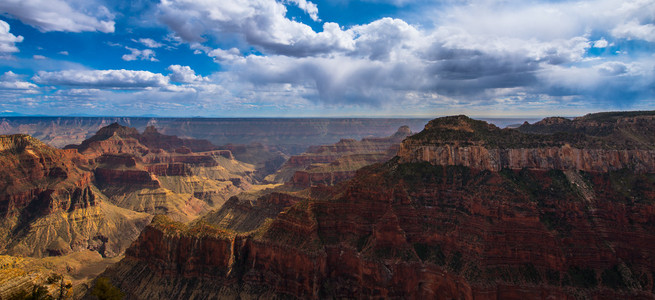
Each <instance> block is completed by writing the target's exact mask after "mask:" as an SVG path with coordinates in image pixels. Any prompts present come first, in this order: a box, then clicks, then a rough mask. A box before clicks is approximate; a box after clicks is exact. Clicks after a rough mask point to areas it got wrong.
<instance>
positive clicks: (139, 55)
mask: <svg viewBox="0 0 655 300" xmlns="http://www.w3.org/2000/svg"><path fill="white" fill-rule="evenodd" d="M125 49H127V50H130V52H131V53H130V54H125V55H123V56H122V57H121V58H122V59H123V60H124V61H132V60H149V61H159V60H157V58H155V51H152V50H151V49H143V50H139V49H135V48H130V47H125Z"/></svg>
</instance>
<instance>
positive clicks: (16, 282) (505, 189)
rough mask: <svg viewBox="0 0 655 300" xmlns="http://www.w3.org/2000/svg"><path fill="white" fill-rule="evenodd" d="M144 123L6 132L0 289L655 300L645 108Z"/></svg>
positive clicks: (653, 185)
mask: <svg viewBox="0 0 655 300" xmlns="http://www.w3.org/2000/svg"><path fill="white" fill-rule="evenodd" d="M134 120H135V118H126V119H123V120H122V121H121V120H119V121H120V122H133V123H132V124H133V125H134ZM139 120H140V119H139ZM145 120H148V121H145ZM50 121H52V120H49V121H48V120H46V121H43V122H45V123H47V122H50ZM157 121H160V120H159V119H158V120H157ZM164 121H167V120H164ZM260 121H261V120H254V121H253V124H254V125H248V126H250V127H248V126H246V127H248V128H250V129H244V128H241V129H238V130H236V129H235V131H239V130H251V129H252V128H258V127H257V126H261V124H260V123H259V122H260ZM342 121H343V120H342ZM67 122H68V121H67ZM139 122H143V124H141V123H139V124H141V125H143V127H141V128H142V129H140V128H138V126H134V127H129V126H124V125H121V124H119V123H109V124H104V126H102V127H100V128H99V129H98V130H97V132H95V134H92V135H88V136H86V135H85V138H84V139H83V140H81V141H79V142H77V143H74V144H71V145H67V146H65V147H64V149H57V148H54V147H52V146H50V145H48V144H46V143H43V142H41V141H39V140H38V139H36V138H33V137H30V136H28V135H24V134H23V135H21V134H18V135H7V136H1V137H0V159H2V164H3V166H8V167H7V168H4V169H3V172H2V174H0V176H3V177H2V178H3V181H2V182H4V183H6V184H5V185H4V186H2V187H0V188H2V190H3V194H2V198H0V214H2V215H1V216H2V217H1V219H0V221H1V222H2V224H1V225H2V227H1V228H0V241H2V244H0V245H3V248H2V249H0V254H3V255H0V263H2V264H1V265H0V274H2V275H3V276H4V279H3V280H0V297H3V299H4V297H7V296H10V295H12V293H15V292H16V291H18V290H20V289H25V288H27V287H29V286H30V285H35V286H36V285H44V286H46V287H47V289H48V290H49V291H50V294H52V295H55V294H56V290H57V286H56V284H50V285H48V284H49V283H48V282H50V281H51V280H50V279H51V278H52V276H53V275H52V274H55V273H57V274H64V277H63V278H64V279H63V280H64V281H66V282H70V283H74V284H73V290H74V291H71V293H72V294H71V295H73V296H74V297H76V298H78V297H82V296H83V295H85V294H86V297H89V292H90V290H91V289H92V283H91V282H90V279H91V278H96V277H97V278H106V279H108V280H109V281H108V282H110V284H111V285H114V286H115V287H117V288H118V289H120V290H121V292H122V293H124V295H125V296H126V297H127V298H128V299H154V298H157V299H197V298H228V299H234V298H262V297H263V298H302V299H324V298H403V299H419V298H420V299H424V298H433V299H445V298H458V299H519V298H522V299H553V298H557V299H587V298H593V299H616V298H632V299H652V298H654V297H655V296H654V295H655V264H653V261H655V252H653V251H652V250H650V249H655V234H654V232H655V225H654V224H655V112H617V113H598V114H590V115H586V116H583V117H578V118H573V119H568V118H558V117H554V118H546V119H543V120H541V121H539V122H535V123H533V124H530V123H527V122H526V123H524V124H522V125H516V126H513V128H511V129H510V128H505V129H501V128H498V127H497V126H495V125H493V124H489V123H486V122H484V121H479V120H474V119H471V118H469V117H466V116H450V117H443V118H437V119H434V120H432V121H429V122H423V124H425V123H427V124H426V125H425V127H424V129H423V130H422V131H420V132H418V133H416V134H414V133H413V131H414V130H413V129H412V128H413V127H412V126H400V125H404V124H400V125H399V126H396V127H395V128H394V129H393V130H391V131H389V130H388V128H385V129H384V130H383V131H384V134H379V135H376V136H377V137H371V136H370V135H367V136H356V137H355V138H354V137H352V135H350V136H344V137H340V138H337V139H333V138H334V136H331V135H330V134H327V135H324V136H322V137H309V136H310V135H311V133H310V132H316V128H305V129H302V130H299V131H298V130H297V131H294V132H293V134H289V136H287V137H277V139H268V140H266V139H264V140H263V141H262V140H261V139H262V136H264V135H265V133H260V132H256V133H251V134H250V135H249V137H244V138H243V139H240V140H236V142H235V143H231V142H227V143H219V144H216V143H214V140H212V139H213V138H215V136H216V134H217V133H206V134H204V137H203V136H197V137H194V138H190V137H188V136H183V135H181V136H180V137H178V136H175V135H169V134H170V132H171V131H172V130H171V129H165V128H164V127H160V125H161V124H156V123H155V122H153V121H152V119H147V118H143V120H141V121H139ZM148 122H150V123H148ZM168 122H171V124H173V123H174V124H181V123H179V122H183V120H173V121H170V120H168ZM176 122H177V123H176ZM198 122H200V123H202V122H203V121H198ZM207 122H208V123H207V124H214V125H215V124H216V123H215V122H216V120H213V121H212V122H214V123H212V122H209V121H207ZM232 122H235V123H234V124H236V123H238V122H241V121H240V120H233V121H232ZM303 122H305V123H303V124H305V125H306V126H308V127H311V126H310V125H312V124H313V125H312V126H314V125H316V124H324V125H325V124H328V125H329V124H332V125H330V126H336V128H337V129H338V128H341V127H339V126H346V125H345V124H350V125H352V124H353V123H352V122H353V121H352V120H350V121H349V122H351V123H348V122H346V123H339V122H337V123H331V122H335V121H334V120H332V119H330V120H318V121H317V120H314V121H311V120H304V121H303ZM321 122H323V123H321ZM325 122H327V123H325ZM368 122H369V123H367V124H369V125H370V124H378V125H380V124H386V125H385V126H387V125H388V124H390V123H389V122H388V120H378V121H372V120H369V121H368ZM48 124H50V123H48ZM71 124H74V123H71ZM87 124H88V123H87ZM94 124H97V123H94ZM262 124H263V123H262ZM280 124H285V121H279V122H277V123H276V122H273V124H272V125H271V126H273V125H274V126H273V127H276V126H280V127H279V128H285V127H284V126H287V125H280ZM335 124H341V125H335ZM78 125H79V124H78ZM141 125H139V126H141ZM85 126H88V125H85ZM94 126H95V125H94ZM207 126H208V125H207ZM182 127H183V126H182ZM191 127H193V128H196V129H197V128H201V127H202V126H199V125H189V128H191ZM328 127H329V126H328ZM86 128H90V127H86ZM202 128H207V127H202ZM337 129H334V128H332V129H328V130H327V132H328V133H329V132H333V133H334V132H341V131H340V130H342V129H343V128H342V129H339V130H337ZM180 130H182V131H183V130H188V129H180ZM275 130H278V129H273V131H275ZM330 130H333V131H330ZM358 130H359V129H358ZM358 130H352V131H353V132H354V133H357V132H360V133H361V132H362V131H358ZM361 130H364V129H361ZM368 130H369V132H370V128H369V129H368ZM376 130H382V129H379V128H378V129H376ZM298 132H300V133H298ZM379 132H382V131H379ZM414 132H415V131H414ZM223 134H224V135H229V134H232V133H223ZM335 136H336V135H335ZM203 138H204V139H203ZM249 138H252V139H251V140H250V139H249ZM285 139H286V140H285ZM271 141H272V142H271ZM290 141H291V142H290ZM314 141H322V142H320V143H315V144H311V145H307V144H305V143H312V142H314ZM334 141H337V142H334ZM330 143H333V144H330ZM217 145H218V146H217ZM300 145H303V147H305V146H306V147H305V148H304V149H302V150H299V149H300V148H301V146H300ZM60 146H61V147H63V145H60ZM89 266H93V267H89ZM105 267H107V269H106V270H104V271H103V269H104V268H105ZM90 270H92V271H90ZM100 272H102V274H100ZM57 278H58V277H57Z"/></svg>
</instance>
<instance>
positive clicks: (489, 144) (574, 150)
mask: <svg viewBox="0 0 655 300" xmlns="http://www.w3.org/2000/svg"><path fill="white" fill-rule="evenodd" d="M626 118H627V117H626ZM626 118H619V119H618V120H617V121H616V122H617V123H618V124H624V123H628V124H632V123H631V122H629V121H627V120H626ZM637 118H638V119H640V120H641V119H642V118H640V117H637ZM649 118H650V119H652V118H653V117H651V116H646V119H649ZM650 119H649V120H650ZM573 122H574V121H570V120H567V119H562V118H550V119H545V120H544V121H541V122H539V123H537V124H535V127H538V128H541V127H543V126H554V127H555V129H552V130H553V131H555V130H560V129H562V128H564V127H562V126H569V125H566V124H569V123H573ZM483 123H484V122H482V121H475V120H472V119H469V118H468V117H464V116H456V117H448V118H443V119H437V120H433V121H431V122H430V123H428V125H426V130H425V131H424V132H423V133H421V134H417V135H416V136H413V137H411V138H409V139H407V140H405V141H404V142H403V143H402V144H401V146H400V150H399V151H398V156H399V157H400V162H401V163H405V162H421V161H425V162H429V163H431V164H433V165H460V166H466V167H470V168H473V169H478V170H490V171H496V172H497V171H500V170H502V169H504V168H509V169H522V168H529V169H537V170H550V169H557V170H579V171H587V172H607V171H615V170H620V169H624V168H629V169H632V170H634V171H636V172H642V173H643V172H646V173H653V172H655V149H653V144H649V143H647V142H644V140H643V139H641V138H638V137H635V136H633V140H630V141H626V140H625V138H624V139H621V140H616V139H608V138H607V136H610V135H615V134H619V133H617V132H613V130H617V131H618V130H620V132H625V129H617V128H613V129H608V128H603V129H602V130H600V131H598V132H596V131H593V130H591V129H584V130H579V131H573V130H570V131H569V132H561V131H557V132H555V133H554V134H548V135H544V134H531V133H522V132H521V131H528V130H526V129H525V128H528V127H530V125H523V126H522V128H523V129H519V130H513V129H503V130H501V129H499V128H497V127H495V126H493V125H490V124H486V123H484V124H483ZM651 123H655V122H651ZM562 124H565V125H562ZM588 127H592V128H593V127H594V126H593V125H588ZM567 128H571V127H570V126H569V127H567ZM576 128H578V127H576ZM583 128H587V127H583ZM633 130H634V131H640V134H641V135H644V136H650V135H653V134H655V126H651V127H642V126H640V127H639V129H634V128H633ZM541 131H544V129H541ZM594 132H596V135H593V134H592V133H594ZM600 133H602V135H599V134H600Z"/></svg>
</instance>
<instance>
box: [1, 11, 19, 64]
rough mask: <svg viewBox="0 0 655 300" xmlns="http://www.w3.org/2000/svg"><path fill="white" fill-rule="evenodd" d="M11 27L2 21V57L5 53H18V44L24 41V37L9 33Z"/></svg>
mask: <svg viewBox="0 0 655 300" xmlns="http://www.w3.org/2000/svg"><path fill="white" fill-rule="evenodd" d="M9 29H10V26H9V24H7V22H5V21H3V20H0V57H1V56H2V54H3V53H5V54H6V53H13V52H18V47H16V43H20V42H22V41H23V37H22V36H20V35H19V36H15V35H13V34H11V33H10V32H9Z"/></svg>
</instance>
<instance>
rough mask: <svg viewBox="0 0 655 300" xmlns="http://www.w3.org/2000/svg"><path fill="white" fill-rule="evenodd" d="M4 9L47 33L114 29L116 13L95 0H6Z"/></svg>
mask: <svg viewBox="0 0 655 300" xmlns="http://www.w3.org/2000/svg"><path fill="white" fill-rule="evenodd" d="M0 12H3V13H6V14H9V15H12V16H14V17H16V18H17V19H19V20H21V21H22V22H23V23H25V24H29V25H31V26H33V27H36V28H38V29H39V30H41V31H46V32H47V31H70V32H82V31H100V32H105V33H108V32H114V24H115V23H114V21H113V19H114V16H113V15H112V14H111V13H110V12H109V10H108V9H107V8H106V7H105V6H102V5H100V3H98V2H97V1H95V0H90V1H64V0H3V1H0Z"/></svg>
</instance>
